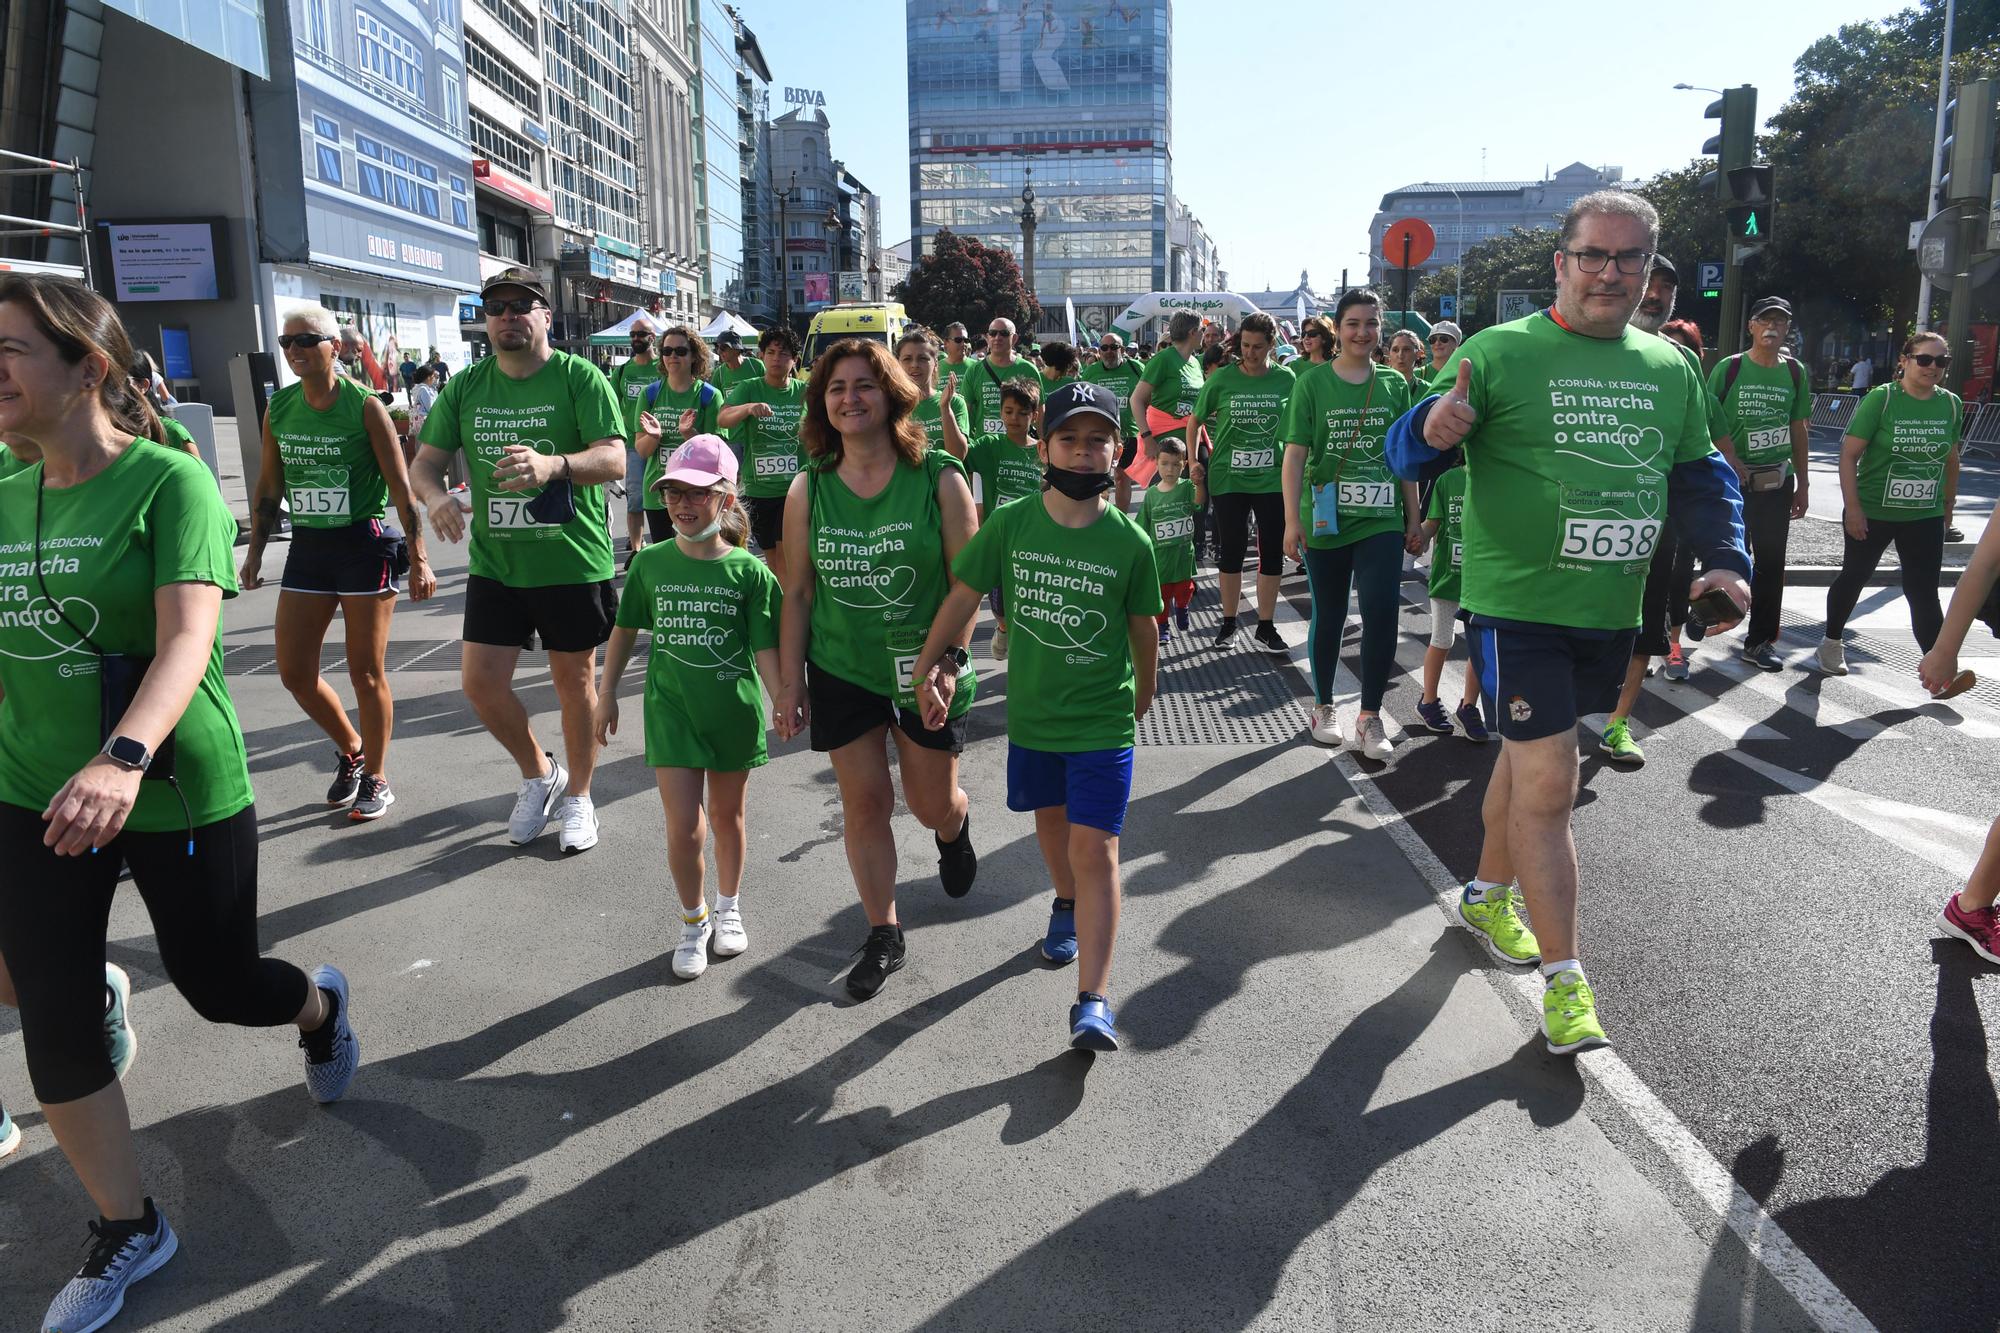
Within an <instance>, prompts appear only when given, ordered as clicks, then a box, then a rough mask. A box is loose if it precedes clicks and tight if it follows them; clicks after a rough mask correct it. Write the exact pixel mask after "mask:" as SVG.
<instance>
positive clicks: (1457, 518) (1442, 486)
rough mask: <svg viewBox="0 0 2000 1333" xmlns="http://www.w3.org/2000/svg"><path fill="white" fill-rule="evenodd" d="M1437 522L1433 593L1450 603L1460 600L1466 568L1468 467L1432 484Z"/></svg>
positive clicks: (1432, 513)
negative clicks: (1466, 485) (1466, 483)
mask: <svg viewBox="0 0 2000 1333" xmlns="http://www.w3.org/2000/svg"><path fill="white" fill-rule="evenodd" d="M1424 517H1425V518H1428V519H1435V520H1436V521H1437V525H1438V529H1437V537H1436V539H1435V541H1434V543H1433V545H1432V546H1431V596H1433V597H1436V598H1439V599H1441V600H1443V601H1447V602H1455V601H1457V600H1458V599H1459V593H1460V592H1461V591H1462V590H1463V589H1462V587H1461V584H1460V578H1459V576H1460V575H1461V574H1462V573H1463V572H1464V570H1465V469H1464V468H1463V467H1455V468H1452V469H1451V470H1450V471H1448V472H1446V473H1445V474H1444V475H1443V476H1441V477H1439V478H1438V479H1437V481H1436V482H1435V483H1434V484H1433V485H1432V486H1431V507H1430V512H1429V513H1427V514H1425V515H1424Z"/></svg>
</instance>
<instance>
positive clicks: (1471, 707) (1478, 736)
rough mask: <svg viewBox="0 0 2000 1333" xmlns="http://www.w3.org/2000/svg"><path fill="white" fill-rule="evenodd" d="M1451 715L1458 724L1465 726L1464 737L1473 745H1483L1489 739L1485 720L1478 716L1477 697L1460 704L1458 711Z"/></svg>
mask: <svg viewBox="0 0 2000 1333" xmlns="http://www.w3.org/2000/svg"><path fill="white" fill-rule="evenodd" d="M1453 716H1454V717H1456V718H1457V719H1458V725H1459V726H1461V727H1464V728H1465V739H1467V740H1469V741H1471V742H1473V743H1474V744H1475V745H1484V744H1486V742H1487V741H1488V740H1489V739H1491V737H1490V736H1489V735H1488V733H1487V730H1486V720H1485V719H1484V718H1482V717H1481V716H1479V701H1478V700H1477V699H1474V700H1473V701H1472V702H1471V703H1469V704H1460V705H1459V706H1458V712H1456V713H1454V714H1453Z"/></svg>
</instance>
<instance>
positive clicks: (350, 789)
mask: <svg viewBox="0 0 2000 1333" xmlns="http://www.w3.org/2000/svg"><path fill="white" fill-rule="evenodd" d="M335 753H336V754H339V751H335ZM367 767H368V761H367V760H366V759H364V758H362V757H361V756H360V755H359V754H341V755H340V767H339V768H337V769H336V770H334V774H333V785H332V786H331V787H328V788H327V789H326V803H327V804H328V805H334V806H339V805H349V804H351V803H352V802H353V800H354V798H355V797H356V796H359V795H360V794H361V774H362V772H363V770H365V769H366V768H367Z"/></svg>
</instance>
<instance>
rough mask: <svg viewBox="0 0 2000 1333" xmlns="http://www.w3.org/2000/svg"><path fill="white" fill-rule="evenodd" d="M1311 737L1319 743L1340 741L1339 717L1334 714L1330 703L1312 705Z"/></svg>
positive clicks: (1330, 743) (1332, 743)
mask: <svg viewBox="0 0 2000 1333" xmlns="http://www.w3.org/2000/svg"><path fill="white" fill-rule="evenodd" d="M1312 738H1313V739H1314V740H1316V741H1318V742H1319V743H1320V744H1321V745H1338V744H1340V742H1341V739H1342V737H1341V734H1340V719H1339V718H1338V717H1336V716H1334V712H1333V705H1332V704H1315V705H1314V706H1313V718H1312Z"/></svg>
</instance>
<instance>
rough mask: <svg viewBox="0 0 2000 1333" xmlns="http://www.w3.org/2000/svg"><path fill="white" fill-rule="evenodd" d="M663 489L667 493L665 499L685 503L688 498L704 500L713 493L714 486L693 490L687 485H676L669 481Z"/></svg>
mask: <svg viewBox="0 0 2000 1333" xmlns="http://www.w3.org/2000/svg"><path fill="white" fill-rule="evenodd" d="M663 489H664V490H665V491H666V493H667V499H669V500H672V501H676V502H679V503H682V504H685V503H687V502H688V501H689V500H706V499H709V498H710V497H711V496H713V495H714V494H715V488H714V487H712V486H704V487H702V488H701V489H700V490H694V489H692V488H690V487H687V486H676V485H674V484H672V483H671V482H669V483H668V484H667V485H666V486H665V487H664V488H663Z"/></svg>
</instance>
